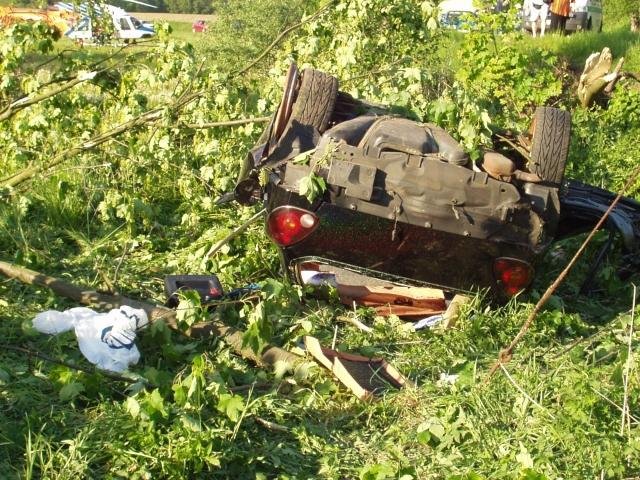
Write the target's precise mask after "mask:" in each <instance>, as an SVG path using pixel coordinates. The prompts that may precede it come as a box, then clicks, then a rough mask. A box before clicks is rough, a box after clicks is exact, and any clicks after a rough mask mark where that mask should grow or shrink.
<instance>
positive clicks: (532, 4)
mask: <svg viewBox="0 0 640 480" xmlns="http://www.w3.org/2000/svg"><path fill="white" fill-rule="evenodd" d="M527 8H528V10H529V21H530V22H531V34H532V35H533V36H534V37H536V36H537V30H538V20H540V36H541V37H544V30H545V28H546V27H547V14H548V13H549V5H547V3H546V2H544V0H528V1H527Z"/></svg>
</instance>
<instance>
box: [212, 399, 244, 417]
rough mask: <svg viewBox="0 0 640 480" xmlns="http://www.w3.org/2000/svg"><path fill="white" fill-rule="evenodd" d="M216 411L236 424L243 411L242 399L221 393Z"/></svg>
mask: <svg viewBox="0 0 640 480" xmlns="http://www.w3.org/2000/svg"><path fill="white" fill-rule="evenodd" d="M217 408H218V411H219V412H220V413H224V414H225V415H226V416H227V418H229V420H231V421H232V422H237V421H238V419H239V418H240V413H242V411H243V410H244V408H245V406H244V401H243V400H242V397H240V396H238V395H233V394H229V393H223V394H222V395H220V399H219V400H218V406H217Z"/></svg>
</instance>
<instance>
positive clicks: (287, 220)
mask: <svg viewBox="0 0 640 480" xmlns="http://www.w3.org/2000/svg"><path fill="white" fill-rule="evenodd" d="M318 223H319V221H318V217H316V216H315V215H314V214H313V213H311V212H309V211H307V210H303V209H301V208H297V207H278V208H276V209H275V210H274V211H273V212H271V213H270V214H269V217H268V218H267V233H268V234H269V236H270V237H271V238H272V239H273V241H274V242H276V243H277V244H278V245H280V246H281V247H288V246H289V245H293V244H294V243H298V242H299V241H301V240H303V239H304V238H306V237H307V236H308V235H309V234H310V233H311V232H313V231H314V230H315V229H316V227H317V226H318Z"/></svg>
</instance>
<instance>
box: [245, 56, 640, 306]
mask: <svg viewBox="0 0 640 480" xmlns="http://www.w3.org/2000/svg"><path fill="white" fill-rule="evenodd" d="M570 129H571V118H570V114H569V113H568V112H565V111H563V110H559V109H555V108H550V107H541V108H538V109H537V111H536V114H535V118H534V123H533V129H532V134H531V151H530V159H529V161H528V162H523V161H522V159H517V158H516V159H514V158H510V156H506V155H504V154H502V153H498V152H495V151H486V152H484V154H483V155H482V158H480V159H479V160H477V161H472V160H471V159H470V158H469V156H468V155H467V154H466V153H465V151H464V150H463V149H462V147H461V146H460V145H459V144H458V143H457V142H456V141H455V140H454V139H453V138H452V137H451V136H450V135H449V134H448V133H447V132H446V131H444V130H443V129H441V128H439V127H438V126H436V125H433V124H429V123H420V122H416V121H413V120H409V119H406V118H401V117H398V116H393V115H389V114H388V112H387V111H386V110H385V109H384V108H383V107H380V106H376V105H373V104H369V103H367V102H363V101H359V100H356V99H354V98H352V97H351V96H349V95H347V94H345V93H343V92H340V91H339V90H338V82H337V80H336V79H335V78H334V77H331V76H329V75H326V74H324V73H322V72H319V71H316V70H311V69H307V70H304V71H302V72H299V71H298V69H297V68H296V67H295V65H292V67H291V69H290V70H289V74H288V76H287V81H286V85H285V89H284V94H283V98H282V101H281V103H280V105H279V108H278V110H277V112H276V113H275V114H274V115H273V117H272V119H271V122H270V124H269V126H268V127H267V128H266V129H265V131H264V132H263V135H262V136H261V138H260V140H259V142H258V145H256V147H255V148H253V149H252V150H251V152H250V153H249V155H248V156H247V159H246V162H245V165H244V167H243V169H242V173H241V178H240V181H239V183H238V185H237V187H236V190H235V198H236V200H237V201H239V202H240V203H245V204H248V203H254V202H256V201H264V202H265V205H266V208H267V219H266V226H267V233H268V235H269V236H270V237H271V238H272V240H273V241H274V242H275V243H276V244H277V245H278V247H279V248H280V252H281V258H282V262H283V265H284V267H285V269H286V271H287V273H288V275H289V276H290V277H291V278H292V279H293V280H295V281H299V282H300V281H302V280H303V278H302V277H303V272H305V271H321V272H330V271H332V270H333V269H339V270H341V271H346V272H353V273H354V274H357V275H365V276H367V277H369V278H377V279H382V280H385V281H389V282H393V283H398V284H404V285H426V286H434V287H438V288H442V289H444V290H447V291H477V290H478V289H489V290H490V291H491V292H492V293H493V294H494V295H495V296H496V297H499V298H507V297H509V296H512V295H514V294H516V293H518V292H520V291H522V290H524V289H526V288H527V287H528V286H529V285H530V284H531V282H532V280H533V278H534V275H535V267H536V263H537V262H538V261H539V259H540V258H541V257H542V255H543V254H544V252H545V251H546V250H547V249H548V247H549V246H550V245H551V243H552V242H554V241H556V240H558V239H561V238H565V237H567V236H571V235H575V234H578V233H582V232H585V231H588V230H590V229H591V228H593V226H594V225H595V224H596V223H597V221H598V220H599V219H600V217H601V216H602V214H603V213H604V212H605V211H606V210H607V208H608V207H609V205H610V204H611V202H612V201H613V199H614V198H615V195H614V194H612V193H611V192H608V191H606V190H602V189H599V188H596V187H592V186H589V185H585V184H582V183H579V182H575V181H570V180H565V179H564V178H563V177H564V168H565V161H566V158H567V153H568V148H569V139H570ZM514 157H515V155H514ZM310 184H312V185H311V186H312V187H313V188H311V190H314V189H315V190H316V193H317V194H316V195H315V196H313V195H309V190H310ZM314 185H315V187H314ZM303 193H306V195H303ZM606 228H607V229H608V230H609V231H610V232H611V241H609V242H606V245H605V247H606V248H610V247H611V244H612V242H613V238H614V237H618V236H619V237H621V238H622V244H623V249H624V252H625V254H626V255H627V258H628V259H629V260H630V261H629V262H626V263H627V264H628V265H630V264H632V263H635V262H637V253H638V247H639V245H640V242H639V240H640V203H638V202H636V201H635V200H633V199H629V198H624V199H622V201H621V202H620V203H619V204H618V205H617V207H616V208H615V209H614V211H613V212H612V214H611V215H610V217H609V219H608V221H607V222H606ZM604 253H605V252H604V251H603V252H600V253H599V254H598V255H597V261H596V262H594V264H595V265H594V267H595V268H597V266H598V264H599V263H600V262H601V261H602V258H604V256H605V255H604Z"/></svg>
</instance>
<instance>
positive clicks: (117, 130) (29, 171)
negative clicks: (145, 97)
mask: <svg viewBox="0 0 640 480" xmlns="http://www.w3.org/2000/svg"><path fill="white" fill-rule="evenodd" d="M200 94H201V92H195V93H192V94H191V95H188V96H186V97H185V98H183V99H181V100H180V101H179V102H175V103H173V104H170V105H166V106H164V107H158V108H154V109H152V110H149V111H147V112H145V113H143V114H142V115H139V116H137V117H136V118H133V119H131V120H129V121H128V122H124V123H122V124H120V125H118V126H117V127H114V128H112V129H111V130H107V131H106V132H103V133H101V134H99V135H96V136H95V137H93V138H92V139H91V140H88V141H86V142H83V143H81V144H79V145H76V146H74V147H71V148H68V149H66V150H63V151H62V152H60V153H59V154H58V155H56V156H55V157H54V158H53V160H51V161H50V162H49V163H48V164H46V165H31V166H30V167H27V168H25V169H23V170H21V171H20V172H18V173H16V174H15V175H14V176H12V177H11V178H9V179H8V180H6V181H4V182H3V183H2V184H0V187H4V188H7V187H11V188H14V187H16V186H17V185H19V184H20V183H22V182H24V181H26V180H29V179H30V178H32V177H34V176H35V175H37V174H38V173H41V172H44V171H47V170H49V169H51V168H53V167H55V166H56V165H59V164H61V163H63V162H64V161H66V160H68V159H69V158H71V157H73V156H74V155H77V154H78V153H81V152H83V151H86V150H91V149H93V148H95V147H97V146H98V145H102V144H103V143H105V142H108V141H109V140H111V139H112V138H114V137H117V136H118V135H120V134H121V133H124V132H128V131H131V130H134V129H136V128H138V127H140V126H142V125H145V124H147V123H150V122H154V121H156V120H159V119H160V118H161V117H162V115H163V113H164V110H165V109H166V108H169V109H171V110H180V109H181V108H183V107H185V106H186V105H187V104H189V103H191V102H192V101H193V100H195V99H197V98H198V97H200Z"/></svg>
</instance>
